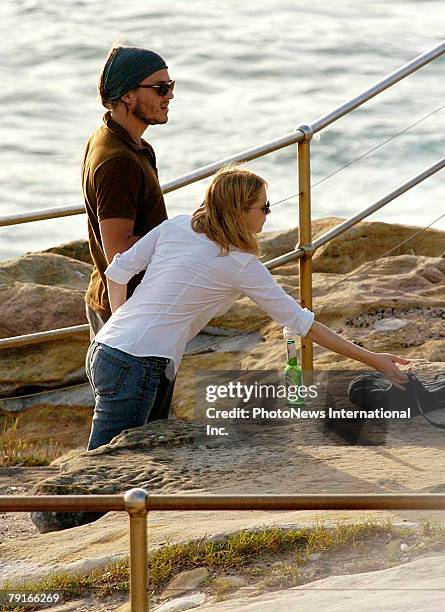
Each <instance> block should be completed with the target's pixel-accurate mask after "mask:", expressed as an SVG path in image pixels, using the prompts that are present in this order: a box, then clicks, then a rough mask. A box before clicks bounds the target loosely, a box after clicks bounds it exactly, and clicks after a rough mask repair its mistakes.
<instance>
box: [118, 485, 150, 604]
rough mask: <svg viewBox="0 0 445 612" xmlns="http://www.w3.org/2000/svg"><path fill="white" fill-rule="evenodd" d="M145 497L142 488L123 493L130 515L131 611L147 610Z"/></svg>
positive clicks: (146, 495)
mask: <svg viewBox="0 0 445 612" xmlns="http://www.w3.org/2000/svg"><path fill="white" fill-rule="evenodd" d="M147 498H148V493H147V491H144V489H130V490H129V491H127V492H126V493H125V495H124V502H125V508H126V510H127V512H128V515H129V517H130V605H131V611H132V612H148V607H149V604H148V594H147V578H148V570H147Z"/></svg>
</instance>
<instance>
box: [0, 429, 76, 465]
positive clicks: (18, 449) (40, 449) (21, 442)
mask: <svg viewBox="0 0 445 612" xmlns="http://www.w3.org/2000/svg"><path fill="white" fill-rule="evenodd" d="M18 423H19V417H15V418H11V417H4V418H3V423H2V427H1V430H0V467H11V466H14V465H21V466H28V467H35V466H42V465H49V464H50V463H51V461H53V460H54V459H56V457H60V455H62V454H63V452H64V447H63V445H62V444H60V443H59V442H54V441H53V440H45V441H42V442H31V441H29V440H27V439H26V438H24V437H22V436H21V435H20V434H19V432H18Z"/></svg>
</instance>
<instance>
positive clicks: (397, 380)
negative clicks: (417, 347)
mask: <svg viewBox="0 0 445 612" xmlns="http://www.w3.org/2000/svg"><path fill="white" fill-rule="evenodd" d="M396 363H400V364H401V365H409V364H410V363H411V361H410V360H409V359H404V358H403V357H398V356H397V355H393V354H392V353H373V356H372V360H371V362H370V365H371V366H372V367H373V368H375V369H376V370H378V371H379V372H381V373H382V374H384V376H385V378H387V379H388V380H390V381H391V382H392V383H393V384H394V385H395V386H396V387H398V388H399V389H403V388H404V384H405V383H406V382H407V380H408V377H407V376H406V374H405V373H404V372H402V371H401V370H399V368H398V367H397V365H396Z"/></svg>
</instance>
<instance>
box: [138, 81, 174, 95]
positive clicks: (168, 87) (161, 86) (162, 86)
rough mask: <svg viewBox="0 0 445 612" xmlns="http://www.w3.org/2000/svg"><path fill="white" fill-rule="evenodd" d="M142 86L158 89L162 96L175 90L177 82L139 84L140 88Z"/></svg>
mask: <svg viewBox="0 0 445 612" xmlns="http://www.w3.org/2000/svg"><path fill="white" fill-rule="evenodd" d="M140 87H142V88H143V89H156V91H157V92H158V96H161V97H162V96H166V95H167V94H168V92H169V91H173V89H174V88H175V82H174V81H168V83H158V84H157V85H138V86H137V88H138V89H139V88H140Z"/></svg>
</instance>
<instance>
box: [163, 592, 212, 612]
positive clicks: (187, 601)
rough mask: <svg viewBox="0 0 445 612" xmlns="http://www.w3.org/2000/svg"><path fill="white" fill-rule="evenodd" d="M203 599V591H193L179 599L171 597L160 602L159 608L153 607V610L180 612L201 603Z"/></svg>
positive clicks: (204, 598)
mask: <svg viewBox="0 0 445 612" xmlns="http://www.w3.org/2000/svg"><path fill="white" fill-rule="evenodd" d="M205 600H206V594H205V593H194V594H193V595H186V596H185V597H180V598H179V599H172V600H171V601H168V602H167V603H164V604H162V605H161V606H160V607H159V608H155V609H154V612H182V610H191V609H192V608H196V606H199V605H201V604H203V603H204V602H205Z"/></svg>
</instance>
